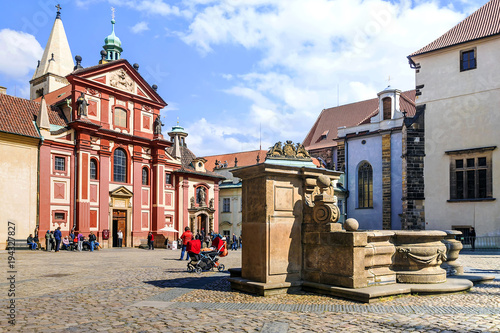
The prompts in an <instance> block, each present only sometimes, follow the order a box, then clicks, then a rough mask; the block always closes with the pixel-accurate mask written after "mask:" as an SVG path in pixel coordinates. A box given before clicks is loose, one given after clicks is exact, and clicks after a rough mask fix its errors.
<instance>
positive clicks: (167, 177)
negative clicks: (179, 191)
mask: <svg viewBox="0 0 500 333" xmlns="http://www.w3.org/2000/svg"><path fill="white" fill-rule="evenodd" d="M165 185H172V175H171V174H170V173H166V174H165Z"/></svg>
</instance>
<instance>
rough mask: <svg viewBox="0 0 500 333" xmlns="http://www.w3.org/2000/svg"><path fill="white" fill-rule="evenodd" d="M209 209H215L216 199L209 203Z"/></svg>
mask: <svg viewBox="0 0 500 333" xmlns="http://www.w3.org/2000/svg"><path fill="white" fill-rule="evenodd" d="M208 208H210V209H214V199H213V198H212V199H210V201H209V203H208Z"/></svg>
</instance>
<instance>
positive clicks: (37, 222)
mask: <svg viewBox="0 0 500 333" xmlns="http://www.w3.org/2000/svg"><path fill="white" fill-rule="evenodd" d="M39 133H40V132H39ZM42 144H43V136H41V135H40V142H38V163H37V166H36V175H37V177H36V227H35V230H36V233H38V232H39V231H40V149H42ZM36 236H38V235H36Z"/></svg>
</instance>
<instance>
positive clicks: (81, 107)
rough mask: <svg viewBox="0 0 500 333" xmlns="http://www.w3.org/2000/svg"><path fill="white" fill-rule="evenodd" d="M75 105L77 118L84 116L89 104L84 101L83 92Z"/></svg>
mask: <svg viewBox="0 0 500 333" xmlns="http://www.w3.org/2000/svg"><path fill="white" fill-rule="evenodd" d="M76 105H77V110H78V115H79V116H86V115H87V106H88V105H89V103H88V102H87V100H86V99H85V95H84V93H83V92H82V93H81V94H80V97H78V98H77V100H76Z"/></svg>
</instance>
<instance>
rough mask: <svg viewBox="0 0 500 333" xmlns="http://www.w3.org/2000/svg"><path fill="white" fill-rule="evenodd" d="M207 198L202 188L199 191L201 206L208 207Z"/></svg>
mask: <svg viewBox="0 0 500 333" xmlns="http://www.w3.org/2000/svg"><path fill="white" fill-rule="evenodd" d="M205 198H206V194H205V188H203V187H200V188H199V191H198V203H199V204H200V206H206V205H207V204H206V202H205Z"/></svg>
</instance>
